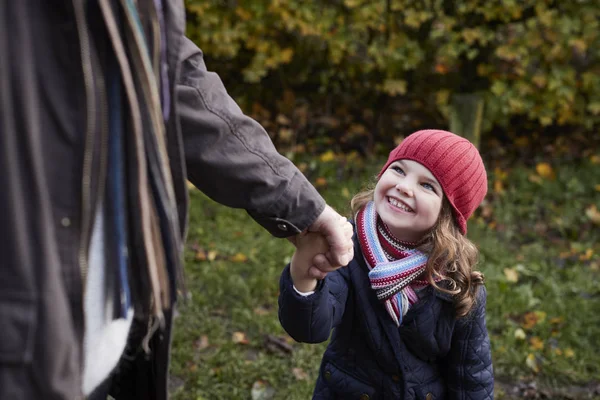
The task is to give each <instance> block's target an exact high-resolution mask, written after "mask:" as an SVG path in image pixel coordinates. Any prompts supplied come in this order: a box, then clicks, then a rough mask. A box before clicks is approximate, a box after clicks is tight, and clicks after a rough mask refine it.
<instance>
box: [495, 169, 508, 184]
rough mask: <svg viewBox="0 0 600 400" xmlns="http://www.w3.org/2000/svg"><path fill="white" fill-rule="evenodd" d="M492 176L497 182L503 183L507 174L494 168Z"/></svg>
mask: <svg viewBox="0 0 600 400" xmlns="http://www.w3.org/2000/svg"><path fill="white" fill-rule="evenodd" d="M494 176H495V177H496V179H498V180H499V181H505V180H506V178H507V177H508V174H507V173H506V172H505V171H503V170H501V169H500V168H497V167H496V168H494Z"/></svg>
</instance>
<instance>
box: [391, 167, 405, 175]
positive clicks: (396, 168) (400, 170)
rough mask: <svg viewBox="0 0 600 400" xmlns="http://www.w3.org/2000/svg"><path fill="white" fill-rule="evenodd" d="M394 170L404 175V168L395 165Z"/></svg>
mask: <svg viewBox="0 0 600 400" xmlns="http://www.w3.org/2000/svg"><path fill="white" fill-rule="evenodd" d="M392 170H394V171H396V172H397V173H399V174H402V175H404V170H403V169H402V168H400V167H399V166H398V165H393V166H392Z"/></svg>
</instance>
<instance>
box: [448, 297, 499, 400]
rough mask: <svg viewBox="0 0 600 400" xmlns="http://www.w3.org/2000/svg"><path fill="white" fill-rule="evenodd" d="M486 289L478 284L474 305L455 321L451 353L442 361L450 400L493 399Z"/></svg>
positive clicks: (492, 373)
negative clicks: (486, 316)
mask: <svg viewBox="0 0 600 400" xmlns="http://www.w3.org/2000/svg"><path fill="white" fill-rule="evenodd" d="M486 296H487V294H486V289H485V286H481V287H480V289H479V292H478V294H477V302H476V306H475V308H474V309H473V310H472V311H471V313H469V315H467V316H466V317H464V318H461V319H460V320H458V321H457V323H456V326H455V328H454V333H453V335H452V344H451V348H450V352H449V353H448V355H447V356H446V357H445V360H443V361H442V364H441V368H442V370H443V371H444V372H445V374H446V384H447V388H448V398H449V399H456V400H458V399H460V400H467V399H493V398H494V372H493V367H492V355H491V348H490V339H489V336H488V332H487V327H486V322H485V307H486Z"/></svg>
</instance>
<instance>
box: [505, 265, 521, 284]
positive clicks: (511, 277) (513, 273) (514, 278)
mask: <svg viewBox="0 0 600 400" xmlns="http://www.w3.org/2000/svg"><path fill="white" fill-rule="evenodd" d="M504 276H506V280H507V281H509V282H514V283H516V282H518V281H519V273H518V272H517V270H515V269H514V268H504Z"/></svg>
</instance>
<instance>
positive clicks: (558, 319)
mask: <svg viewBox="0 0 600 400" xmlns="http://www.w3.org/2000/svg"><path fill="white" fill-rule="evenodd" d="M564 320H565V319H564V318H563V317H554V318H552V319H550V323H551V324H552V325H557V324H561V323H562V322H563V321H564Z"/></svg>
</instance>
